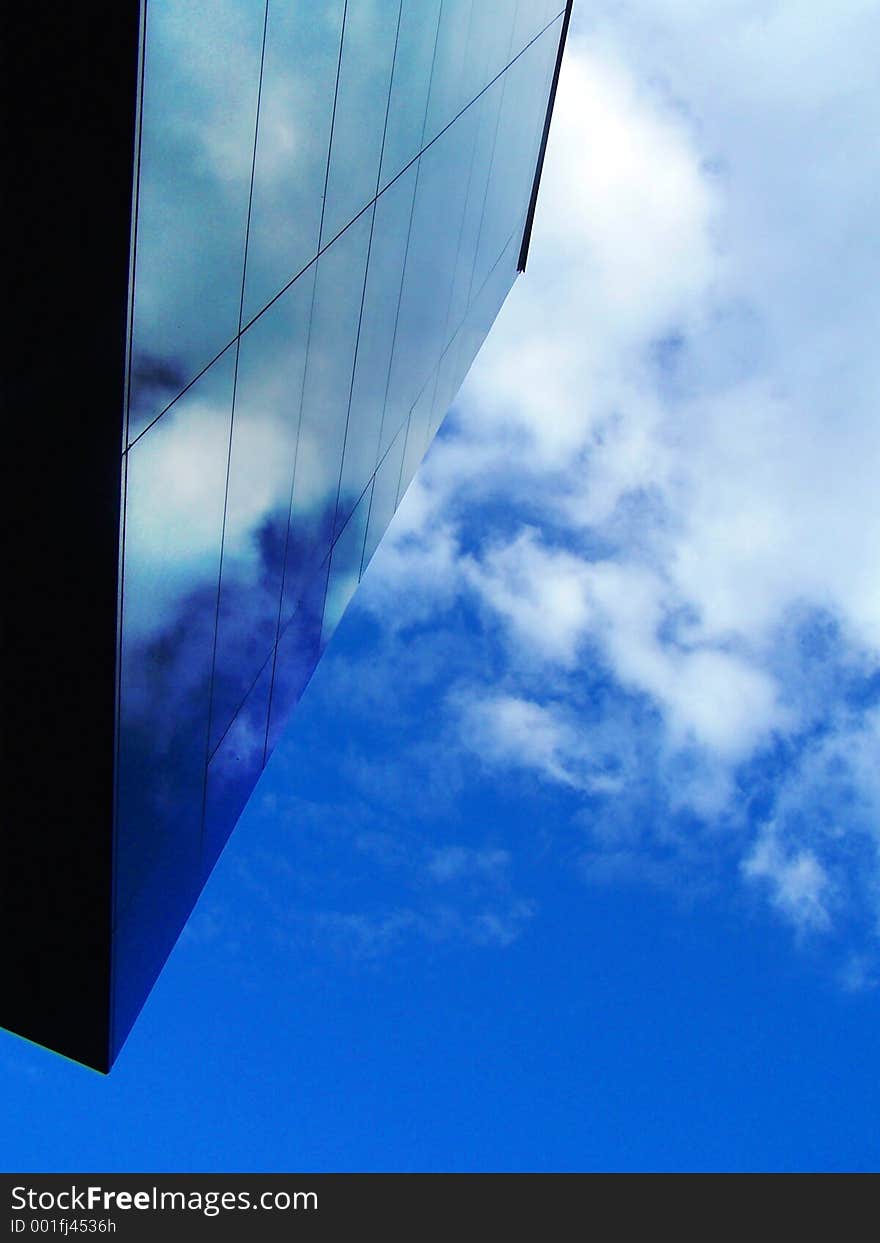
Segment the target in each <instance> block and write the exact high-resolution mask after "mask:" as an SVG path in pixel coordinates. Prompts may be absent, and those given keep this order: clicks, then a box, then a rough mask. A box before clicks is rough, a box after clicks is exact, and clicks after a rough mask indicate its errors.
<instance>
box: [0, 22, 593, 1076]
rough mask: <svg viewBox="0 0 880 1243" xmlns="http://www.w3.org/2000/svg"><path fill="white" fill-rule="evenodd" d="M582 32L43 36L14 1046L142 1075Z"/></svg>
mask: <svg viewBox="0 0 880 1243" xmlns="http://www.w3.org/2000/svg"><path fill="white" fill-rule="evenodd" d="M567 23H568V11H567V7H566V6H565V5H563V4H562V3H561V2H560V0H550V2H547V0H492V3H491V4H490V3H484V2H482V0H323V2H322V3H320V4H318V3H308V4H305V3H293V2H292V0H144V3H143V4H142V5H140V6H139V5H138V4H136V3H134V2H133V0H132V2H130V3H122V4H120V3H117V4H115V5H105V6H101V5H94V4H88V3H87V4H85V5H83V6H76V13H70V12H62V13H59V14H58V15H56V14H55V12H54V10H53V13H52V16H51V19H50V20H48V21H47V22H46V24H45V25H44V26H43V27H41V28H40V30H39V32H34V31H33V30H32V29H26V28H25V27H26V26H27V23H25V22H21V23H20V24H21V30H20V32H19V39H18V41H17V47H16V60H17V65H16V66H15V69H16V72H17V74H18V75H19V77H20V80H21V84H22V85H21V87H20V88H16V91H15V100H17V101H18V103H17V107H18V113H17V115H18V116H20V117H21V124H20V125H19V126H18V129H19V134H18V138H19V141H21V142H22V145H23V151H22V152H20V153H19V155H18V163H17V165H16V166H17V167H19V168H20V170H21V171H20V175H19V178H18V182H17V184H16V190H17V192H18V193H19V195H20V197H21V202H20V205H19V210H20V215H21V219H22V229H21V234H20V236H21V239H22V242H21V248H20V252H19V254H18V255H17V257H16V260H15V263H14V269H15V271H14V284H13V289H14V290H15V293H16V296H17V298H18V302H17V305H18V307H19V313H18V320H17V324H16V327H15V329H14V338H13V357H14V361H15V368H14V372H15V374H14V375H13V376H12V377H11V378H10V380H9V387H8V393H9V395H10V397H11V401H12V403H13V407H12V408H13V409H14V418H13V419H12V433H11V437H10V439H11V447H10V451H9V454H8V464H9V467H10V481H9V485H8V487H7V492H6V503H7V506H8V508H7V530H8V531H9V533H10V540H9V543H10V545H11V547H10V549H9V552H8V557H7V573H6V581H7V583H8V584H10V585H11V594H10V597H9V599H8V602H7V613H8V625H7V638H6V641H5V648H4V651H5V657H4V675H5V687H4V698H5V704H6V718H5V730H6V734H5V744H4V745H5V748H6V753H7V760H8V762H9V764H10V767H9V768H8V769H7V771H9V772H11V773H12V774H13V775H14V776H13V782H12V784H13V787H14V789H13V792H12V794H11V798H10V807H9V810H10V816H9V820H8V823H7V825H6V827H5V829H4V835H3V847H2V850H3V867H4V875H5V885H6V897H5V902H4V907H3V911H4V914H3V920H4V925H3V960H4V968H3V970H4V977H3V982H2V990H0V1007H2V1009H0V1019H2V1022H3V1023H4V1024H5V1025H6V1026H7V1027H9V1028H10V1029H11V1030H13V1031H16V1032H18V1033H20V1034H22V1035H24V1036H26V1037H28V1038H29V1039H32V1040H35V1041H38V1042H39V1043H41V1044H45V1045H48V1046H49V1047H50V1048H53V1049H55V1050H58V1051H59V1052H61V1053H64V1054H66V1055H67V1056H70V1057H72V1058H75V1059H76V1060H79V1061H82V1062H84V1063H86V1064H88V1065H90V1066H93V1067H95V1068H97V1069H101V1070H106V1069H109V1067H110V1065H112V1062H113V1059H114V1058H115V1056H116V1054H117V1052H118V1050H119V1048H120V1047H121V1044H122V1042H123V1041H124V1039H125V1037H126V1035H127V1034H128V1032H129V1030H130V1028H131V1025H132V1023H133V1022H134V1020H135V1018H136V1016H137V1014H138V1011H139V1010H140V1008H141V1006H142V1005H143V1002H144V1000H145V998H146V996H147V994H148V993H149V990H150V988H151V987H152V985H153V983H154V981H155V979H156V977H157V975H158V973H159V971H160V970H161V967H162V965H163V963H164V961H165V959H166V957H167V955H168V953H169V952H170V950H171V948H172V946H173V944H174V942H175V940H176V938H177V936H178V934H179V933H180V931H181V929H182V927H183V925H184V923H185V921H186V919H187V917H188V915H189V913H190V911H191V910H192V907H193V905H194V903H195V902H196V900H197V898H198V895H199V893H200V891H201V889H202V887H203V885H204V883H205V881H206V879H207V877H208V875H209V874H210V871H211V869H212V867H213V865H214V863H215V861H216V859H217V857H218V855H219V853H220V851H221V850H222V848H223V846H224V844H225V842H226V840H227V838H228V836H229V833H230V832H231V830H232V828H233V826H234V824H235V822H236V820H237V818H238V816H239V814H240V812H241V810H242V808H243V807H244V805H245V803H246V801H247V799H248V797H249V795H250V793H251V790H252V789H253V787H254V784H255V783H256V781H257V778H258V777H259V774H260V772H261V770H262V768H263V766H264V765H265V763H266V759H267V757H268V756H269V754H270V753H271V751H272V749H273V747H274V745H275V743H276V742H277V740H278V737H279V735H280V732H281V730H282V729H283V727H284V723H285V722H286V720H287V719H288V717H289V714H290V712H291V710H292V708H293V707H294V705H295V704H296V702H297V700H298V698H299V696H300V695H301V693H302V691H303V689H304V687H305V685H306V683H307V681H308V679H309V676H310V675H311V673H312V671H313V669H314V667H315V665H316V663H317V661H318V659H319V658H320V656H321V653H322V652H323V650H324V648H325V647H326V645H327V642H328V641H329V639H330V637H331V635H332V633H333V630H334V628H335V626H336V625H337V623H338V621H339V619H340V617H341V616H342V614H343V611H344V609H345V607H346V605H347V603H348V601H349V600H350V599H351V596H352V594H353V592H354V591H355V589H356V587H357V584H358V582H359V580H360V578H361V576H362V574H363V572H364V569H365V567H366V566H367V564H368V562H369V561H370V558H371V556H372V555H373V552H374V551H375V549H376V546H377V544H378V542H379V540H380V539H381V537H382V534H383V532H384V531H385V529H386V527H387V525H388V522H389V521H390V519H391V516H392V515H393V513H394V511H395V508H396V507H397V505H398V504H399V502H400V499H401V497H402V496H403V494H404V492H405V491H406V488H407V486H408V484H409V482H410V480H411V479H412V477H413V474H414V472H415V471H416V469H417V466H418V464H419V462H420V460H421V458H422V456H423V455H424V453H425V451H426V449H427V447H428V445H429V444H430V442H431V440H432V438H433V436H434V434H435V432H436V431H437V429H438V427H439V425H440V422H441V421H442V419H443V417H444V414H445V413H446V411H447V409H448V407H449V405H450V403H451V401H452V400H453V398H454V396H455V394H456V392H457V390H458V388H459V386H460V384H461V382H462V380H463V378H464V376H465V374H466V372H467V370H468V368H469V367H470V364H471V363H472V361H473V359H474V357H475V355H476V353H477V351H478V349H479V347H480V344H481V343H482V341H483V339H484V337H485V336H486V333H487V332H488V330H489V328H490V326H491V324H492V322H493V320H494V318H495V316H496V314H497V312H498V310H499V308H500V306H501V304H502V302H503V300H504V298H505V296H506V294H507V293H508V291H509V289H510V287H511V285H512V283H513V281H514V279H515V277H516V274H517V272H518V271H520V270H522V268H523V267H524V265H525V257H526V252H527V248H528V239H529V233H530V229H531V221H532V215H533V212H534V208H535V197H536V194H537V187H538V179H539V175H540V164H541V161H542V159H543V151H544V145H545V143H546V137H547V128H548V126H549V120H550V111H551V109H552V99H553V94H554V92H555V84H556V77H557V75H558V68H559V61H560V58H561V55H562V48H563V45H564V38H565V30H566V28H567ZM36 82H38V83H40V90H39V92H38V95H39V98H38V99H37V100H36V101H34V94H35V92H34V83H36ZM25 83H29V84H30V85H29V92H28V94H25V92H24V84H25ZM23 98H24V99H27V103H26V104H25V105H24V106H23V105H22V102H21V101H22V99H23ZM28 152H29V153H30V154H29V155H28ZM120 455H121V456H120ZM120 462H121V468H120Z"/></svg>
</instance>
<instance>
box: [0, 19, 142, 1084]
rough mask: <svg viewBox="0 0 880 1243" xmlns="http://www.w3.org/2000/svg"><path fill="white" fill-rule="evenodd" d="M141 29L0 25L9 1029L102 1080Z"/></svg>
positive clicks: (64, 23) (1, 889)
mask: <svg viewBox="0 0 880 1243" xmlns="http://www.w3.org/2000/svg"><path fill="white" fill-rule="evenodd" d="M13 7H14V10H15V11H10V10H11V9H12V8H13ZM139 20H140V5H139V3H138V0H113V2H112V3H111V2H109V0H107V2H105V3H94V2H92V0H81V2H79V3H77V4H58V3H42V4H41V3H32V4H29V5H22V4H18V5H16V6H6V15H5V16H4V17H3V18H2V19H0V22H2V33H0V47H2V57H3V62H4V64H3V68H2V79H3V92H4V96H5V99H4V106H3V142H4V150H3V157H4V162H3V185H4V191H3V194H4V198H5V206H6V212H5V219H6V228H5V239H6V243H7V265H6V269H7V281H6V317H5V318H6V322H7V329H6V333H5V350H4V355H5V360H4V367H3V376H2V380H3V385H2V391H3V424H2V427H3V437H2V446H3V448H2V457H3V462H4V475H5V479H4V484H3V489H2V503H3V543H4V561H3V580H2V601H3V603H2V623H3V633H2V669H3V685H2V710H3V743H2V745H3V754H4V760H5V769H4V771H5V779H4V786H5V788H4V792H3V799H2V828H0V903H2V908H0V1023H2V1024H3V1025H4V1026H6V1027H8V1028H10V1029H11V1030H13V1031H15V1032H17V1033H19V1034H21V1035H24V1036H26V1037H28V1038H29V1039H31V1040H35V1041H38V1042H39V1043H41V1044H45V1045H48V1046H49V1047H51V1048H53V1049H56V1050H57V1051H59V1052H61V1053H64V1054H66V1055H67V1056H69V1057H72V1058H75V1059H76V1060H77V1061H81V1062H84V1063H86V1064H88V1065H90V1066H93V1067H95V1068H96V1069H99V1070H105V1069H107V1064H108V1021H109V975H110V899H111V836H112V808H113V731H114V694H115V691H114V684H115V645H116V588H117V564H118V547H117V545H118V528H119V505H120V484H119V473H120V449H121V437H122V416H123V395H124V383H125V332H126V299H127V286H128V257H129V236H130V225H131V187H132V175H133V168H134V134H135V118H136V96H137V58H138V30H139Z"/></svg>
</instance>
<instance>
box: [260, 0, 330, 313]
mask: <svg viewBox="0 0 880 1243" xmlns="http://www.w3.org/2000/svg"><path fill="white" fill-rule="evenodd" d="M343 8H344V4H343V0H321V3H320V4H314V3H307V4H304V3H299V4H291V3H288V2H287V0H271V3H270V5H269V19H268V24H267V27H266V54H265V61H264V65H263V86H262V91H261V94H260V126H259V133H258V135H257V152H256V164H255V166H254V193H253V202H252V205H251V226H250V236H249V241H248V261H247V279H246V282H245V301H244V314H245V322H246V323H247V322H248V321H249V320H250V319H251V318H252V317H253V316H254V315H256V314H257V313H258V312H259V311H260V310H262V308H263V307H264V306H265V305H266V303H267V302H268V301H269V299H270V298H273V297H274V296H275V294H277V293H278V291H279V290H280V289H282V288H283V287H284V286H285V285H286V284H287V282H288V281H289V280H292V278H293V277H294V276H295V275H296V274H297V273H298V272H300V271H301V270H302V269H303V268H304V267H305V265H306V264H307V263H308V262H309V261H310V260H311V259H313V258H314V257H315V255H316V254H317V253H318V234H319V232H320V227H321V203H322V200H323V195H324V180H325V178H326V175H327V160H328V156H329V147H330V125H331V119H332V116H333V101H334V98H335V91H336V71H337V68H338V65H339V50H340V38H341V35H342V12H343Z"/></svg>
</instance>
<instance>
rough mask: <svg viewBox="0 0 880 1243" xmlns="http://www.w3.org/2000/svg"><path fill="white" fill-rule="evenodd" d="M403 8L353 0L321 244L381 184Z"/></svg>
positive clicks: (384, 1)
mask: <svg viewBox="0 0 880 1243" xmlns="http://www.w3.org/2000/svg"><path fill="white" fill-rule="evenodd" d="M399 12H400V0H349V5H348V9H347V12H346V18H345V34H344V36H343V40H342V63H341V64H340V66H339V87H338V90H337V95H336V114H335V118H334V122H333V144H332V147H331V151H330V171H329V174H328V177H327V196H326V203H325V206H324V223H323V228H322V231H321V244H322V245H326V244H327V242H328V241H330V240H331V239H332V238H334V237H335V236H336V234H337V233H339V231H340V230H341V229H344V228H345V226H346V225H347V224H348V223H349V222H350V221H351V220H352V219H353V217H354V216H355V215H356V213H357V212H359V211H360V210H361V208H363V207H364V206H365V205H366V204H367V203H369V202H370V200H371V199H373V198H374V197H375V195H376V192H377V190H378V188H379V184H378V183H379V160H380V158H381V155H382V140H383V137H384V134H385V114H386V112H387V110H388V91H389V87H390V85H391V67H392V63H393V59H394V45H395V40H396V36H397V18H398V14H399Z"/></svg>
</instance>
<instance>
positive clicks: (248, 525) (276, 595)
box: [211, 264, 316, 750]
mask: <svg viewBox="0 0 880 1243" xmlns="http://www.w3.org/2000/svg"><path fill="white" fill-rule="evenodd" d="M315 266H316V265H315V264H312V266H311V267H310V268H308V269H307V271H305V272H304V273H303V274H302V276H300V277H299V279H298V280H296V281H294V283H293V285H291V287H290V288H289V289H288V290H287V291H286V292H285V293H284V294H282V296H281V297H280V298H279V299H278V300H277V302H273V303H272V305H271V306H270V307H269V309H268V310H267V311H265V312H264V313H263V314H262V315H261V316H260V318H259V319H257V320H256V322H255V323H253V324H252V325H251V327H250V328H249V329H248V330H247V332H245V333H244V334H243V336H242V338H241V345H240V351H239V358H238V375H237V379H236V386H235V410H234V413H233V424H232V445H231V451H230V458H229V484H228V489H227V501H226V521H225V524H224V536H223V570H222V574H221V578H220V601H219V607H218V613H217V644H216V654H215V662H214V683H213V694H212V701H211V748H212V750H213V748H214V746H216V744H217V740H218V738H219V737H220V735H221V734H222V733H223V731H224V730H225V729H226V727H227V726H228V725H229V722H230V720H231V719H232V717H233V715H234V714H235V712H236V711H237V710H238V707H239V704H240V703H241V702H242V700H243V698H244V696H245V694H246V693H247V690H248V687H249V686H250V685H251V683H252V682H253V680H254V677H255V675H256V673H257V670H258V669H260V667H261V666H262V665H263V663H264V662H265V660H266V658H267V657H268V656H269V654H270V653H271V651H272V649H273V647H274V646H275V639H276V637H277V630H278V610H279V607H280V604H281V573H282V568H283V565H284V551H285V543H286V540H287V518H288V513H289V511H290V487H291V483H292V480H293V467H294V462H295V460H296V445H297V434H298V430H299V419H300V405H301V400H302V391H303V378H304V371H305V360H306V344H307V342H308V328H309V317H310V314H311V309H312V296H313V291H314V285H315Z"/></svg>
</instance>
